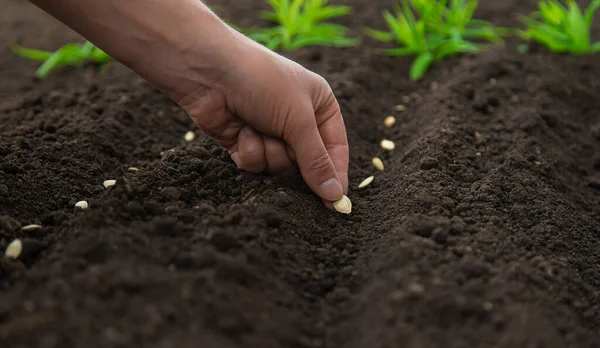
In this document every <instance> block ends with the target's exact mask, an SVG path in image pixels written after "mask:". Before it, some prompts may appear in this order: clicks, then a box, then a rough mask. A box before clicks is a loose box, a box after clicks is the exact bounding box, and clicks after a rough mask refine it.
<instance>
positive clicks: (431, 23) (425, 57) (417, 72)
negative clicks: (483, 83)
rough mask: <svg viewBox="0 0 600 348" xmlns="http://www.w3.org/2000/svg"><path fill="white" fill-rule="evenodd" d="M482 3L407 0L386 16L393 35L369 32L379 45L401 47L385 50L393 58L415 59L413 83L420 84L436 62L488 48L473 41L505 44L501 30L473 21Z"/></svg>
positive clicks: (487, 23) (472, 1)
mask: <svg viewBox="0 0 600 348" xmlns="http://www.w3.org/2000/svg"><path fill="white" fill-rule="evenodd" d="M478 3H479V2H478V0H406V1H404V2H403V3H402V5H401V6H399V5H397V4H395V5H394V13H393V14H392V13H391V12H390V11H387V10H386V11H384V12H383V18H384V19H385V22H386V24H387V26H388V28H389V31H379V30H374V29H370V28H367V34H368V35H370V36H371V37H373V38H375V39H376V40H379V41H384V42H390V41H395V42H396V44H398V45H400V46H401V47H397V48H390V49H383V53H384V54H387V55H390V56H415V57H416V58H415V60H414V61H413V63H412V66H411V69H410V79H411V80H419V79H420V78H421V77H423V75H424V74H425V72H427V70H429V68H430V67H431V65H432V64H433V63H434V62H439V61H441V60H443V59H444V58H447V57H450V56H455V55H458V54H462V53H468V52H479V51H481V50H482V49H483V48H484V46H483V45H482V44H479V43H476V42H471V41H470V40H485V41H489V42H491V43H494V44H497V43H501V42H502V37H501V30H500V29H498V28H495V27H494V26H493V25H492V24H490V23H489V22H487V21H483V20H477V19H473V12H475V9H476V8H477V5H478Z"/></svg>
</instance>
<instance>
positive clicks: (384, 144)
mask: <svg viewBox="0 0 600 348" xmlns="http://www.w3.org/2000/svg"><path fill="white" fill-rule="evenodd" d="M380 145H381V148H382V149H384V150H388V151H392V150H393V149H395V148H396V144H394V142H393V141H391V140H387V139H383V140H382V141H381V144H380Z"/></svg>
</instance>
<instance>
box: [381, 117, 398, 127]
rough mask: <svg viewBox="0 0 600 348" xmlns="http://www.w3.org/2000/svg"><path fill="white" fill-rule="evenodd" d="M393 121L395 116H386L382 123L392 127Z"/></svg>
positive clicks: (394, 121)
mask: <svg viewBox="0 0 600 348" xmlns="http://www.w3.org/2000/svg"><path fill="white" fill-rule="evenodd" d="M395 123H396V118H395V117H394V116H388V117H386V118H385V120H383V124H384V125H385V126H386V127H388V128H390V127H392V126H393V125H394V124H395Z"/></svg>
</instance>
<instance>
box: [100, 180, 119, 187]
mask: <svg viewBox="0 0 600 348" xmlns="http://www.w3.org/2000/svg"><path fill="white" fill-rule="evenodd" d="M116 183H117V180H106V181H104V183H102V185H104V188H109V187H111V186H115V184H116Z"/></svg>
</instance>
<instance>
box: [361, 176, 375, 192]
mask: <svg viewBox="0 0 600 348" xmlns="http://www.w3.org/2000/svg"><path fill="white" fill-rule="evenodd" d="M373 179H375V177H374V176H370V177H368V178H366V179H365V180H363V181H362V182H361V183H360V184H359V185H358V188H359V189H361V188H363V187H367V186H369V184H370V183H372V182H373Z"/></svg>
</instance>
